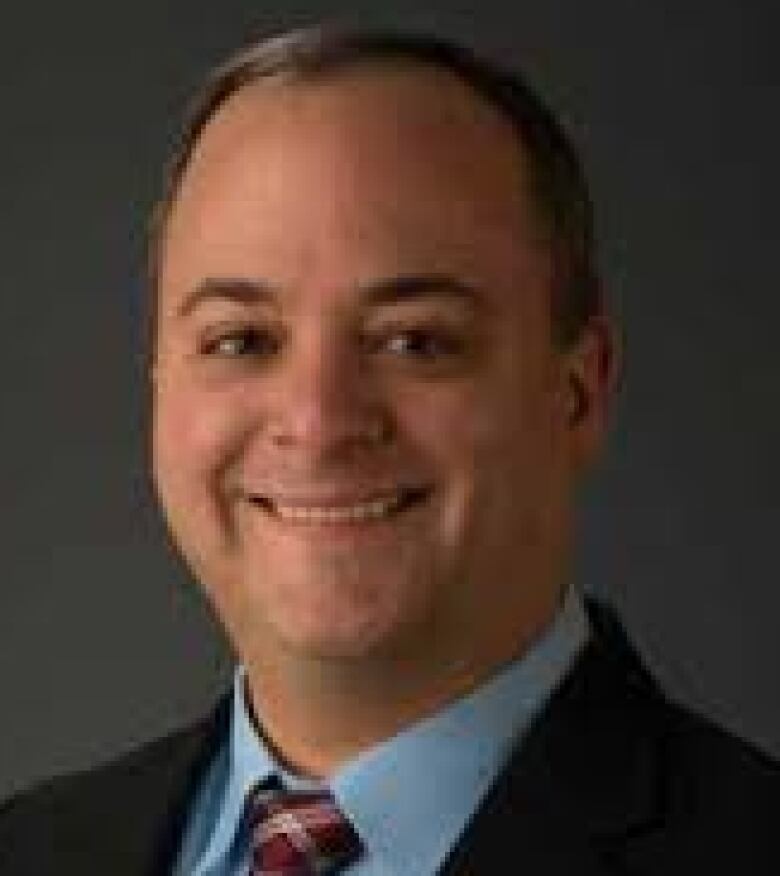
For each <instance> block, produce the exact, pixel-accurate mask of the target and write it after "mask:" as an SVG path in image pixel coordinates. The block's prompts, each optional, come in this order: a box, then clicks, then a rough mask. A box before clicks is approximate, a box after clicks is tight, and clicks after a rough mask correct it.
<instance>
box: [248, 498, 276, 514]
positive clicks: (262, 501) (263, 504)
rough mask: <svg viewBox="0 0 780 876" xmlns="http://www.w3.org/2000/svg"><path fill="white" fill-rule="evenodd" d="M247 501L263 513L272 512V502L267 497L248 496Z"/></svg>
mask: <svg viewBox="0 0 780 876" xmlns="http://www.w3.org/2000/svg"><path fill="white" fill-rule="evenodd" d="M249 501H250V502H251V503H252V504H253V505H257V507H258V508H262V509H263V510H264V511H273V502H271V500H270V499H269V498H268V497H267V496H249Z"/></svg>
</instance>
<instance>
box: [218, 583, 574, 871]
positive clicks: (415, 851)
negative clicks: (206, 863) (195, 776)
mask: <svg viewBox="0 0 780 876" xmlns="http://www.w3.org/2000/svg"><path fill="white" fill-rule="evenodd" d="M587 635H588V627H587V618H586V615H585V610H584V606H583V604H582V599H581V597H580V595H579V594H578V593H577V592H576V591H575V590H574V588H569V591H568V593H567V596H566V598H565V599H564V603H563V606H562V608H561V611H560V612H559V613H558V615H557V616H556V618H555V620H554V621H553V623H552V624H551V625H550V626H549V627H548V628H547V630H546V631H545V632H544V633H543V634H542V635H541V636H540V637H539V638H538V639H537V640H536V642H535V643H534V644H533V645H532V646H531V648H529V649H528V650H527V651H525V652H524V654H523V655H522V657H521V658H519V659H517V660H515V661H514V662H512V663H511V664H509V665H508V666H507V667H505V668H504V669H503V670H501V671H500V672H498V673H497V674H496V675H494V676H493V677H492V678H491V679H490V680H489V681H487V682H486V683H485V684H483V685H481V686H480V687H479V688H478V689H477V690H476V691H474V692H473V693H471V694H469V695H468V696H465V697H463V698H461V699H459V700H457V701H456V702H454V703H452V704H451V705H449V706H447V707H446V708H445V709H443V710H442V711H440V712H437V713H436V714H435V715H433V716H431V717H429V718H426V719H424V720H422V721H420V722H418V723H416V724H414V725H412V726H410V727H408V728H406V729H405V730H403V731H402V732H401V733H399V734H397V735H396V736H394V737H392V738H390V739H388V740H385V741H384V742H382V743H380V744H379V745H377V746H375V747H373V748H371V749H369V750H367V751H365V752H363V753H361V754H360V755H358V756H357V757H356V758H354V759H353V760H351V761H350V762H349V763H348V764H346V765H345V766H344V767H343V768H342V769H340V770H339V771H338V772H337V773H336V774H335V775H334V776H333V777H332V778H331V781H330V782H329V783H328V785H329V787H330V790H331V791H332V793H333V794H334V796H335V798H336V800H337V801H338V803H339V805H340V806H341V808H342V810H343V811H344V813H345V815H346V816H347V817H348V818H349V819H350V821H351V822H352V824H353V825H354V826H355V828H356V830H357V832H358V834H359V835H360V837H361V839H362V841H363V843H364V845H365V847H366V849H367V850H368V852H369V853H370V854H371V855H372V856H373V855H376V856H377V857H379V858H381V859H382V860H383V863H386V864H387V866H388V868H389V870H390V871H391V872H399V873H427V872H436V871H437V869H438V868H439V867H440V866H441V864H442V862H443V860H444V858H445V857H446V854H447V852H448V851H449V849H450V848H451V847H452V845H453V844H454V842H455V841H456V839H457V837H458V836H459V835H460V833H461V832H462V830H463V828H464V827H465V825H466V822H467V821H468V820H469V818H470V817H471V815H472V814H473V812H474V811H475V810H476V808H477V806H478V805H479V802H480V801H481V800H482V798H483V797H484V795H485V794H486V793H487V791H488V789H489V788H490V786H491V785H492V783H493V782H494V780H495V779H496V777H497V774H498V773H499V772H500V770H501V768H502V767H503V766H504V765H505V763H506V761H507V760H508V758H509V755H510V753H511V751H512V749H513V748H514V747H515V746H516V745H517V744H518V743H519V742H520V741H521V740H522V736H523V734H524V733H525V732H526V731H527V729H528V728H529V726H530V724H531V723H532V721H533V719H534V717H535V716H536V714H538V712H539V711H540V710H541V708H542V707H543V706H544V704H545V703H546V701H547V699H548V697H549V695H550V694H551V693H552V691H553V689H554V688H555V687H556V686H557V684H558V683H559V682H560V680H561V679H562V678H563V676H564V675H565V673H566V671H567V670H568V668H569V667H570V665H571V663H572V662H573V660H574V658H575V657H576V655H577V654H578V653H579V651H580V650H581V648H582V646H583V645H584V643H585V641H586V640H587ZM245 682H246V674H245V670H244V669H243V667H241V666H239V667H237V669H236V673H235V678H234V684H233V704H232V721H231V730H230V742H229V767H228V779H227V785H226V788H225V796H224V798H223V807H222V812H221V820H222V823H223V824H225V825H229V824H232V826H233V828H232V831H230V830H228V831H226V832H225V833H224V834H223V837H224V840H223V841H224V842H226V843H227V842H230V841H232V839H233V838H234V837H235V835H236V832H237V830H238V828H239V825H240V823H241V818H242V815H243V812H244V806H245V801H246V797H247V794H248V793H249V792H250V791H251V790H252V789H253V788H254V787H255V786H256V785H257V784H258V783H261V782H263V781H265V780H267V779H269V778H271V777H272V776H274V775H277V776H279V777H280V778H281V779H282V781H283V783H284V784H285V785H286V786H287V787H288V788H313V787H315V788H316V787H321V784H320V783H316V782H312V781H308V780H305V779H301V778H300V777H297V776H295V775H292V774H290V773H289V771H287V770H285V769H284V767H283V766H282V765H281V764H280V763H279V762H278V761H277V760H276V758H275V757H274V755H273V753H272V752H271V751H270V750H269V748H268V747H267V745H266V744H265V742H264V740H263V738H262V736H261V734H259V733H258V732H257V730H256V728H255V726H254V724H253V720H252V717H251V711H250V709H249V706H248V702H247V700H246V696H245ZM211 851H212V852H217V850H216V849H213V848H212V849H211Z"/></svg>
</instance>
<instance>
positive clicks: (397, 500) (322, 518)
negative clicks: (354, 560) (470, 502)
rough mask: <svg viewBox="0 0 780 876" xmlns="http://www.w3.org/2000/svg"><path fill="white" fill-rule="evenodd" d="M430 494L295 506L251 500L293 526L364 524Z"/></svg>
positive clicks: (402, 493) (425, 491) (421, 490)
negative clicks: (300, 524) (298, 524)
mask: <svg viewBox="0 0 780 876" xmlns="http://www.w3.org/2000/svg"><path fill="white" fill-rule="evenodd" d="M429 492H430V490H429V489H427V488H419V487H418V488H408V489H402V490H398V491H397V492H395V493H392V494H386V495H384V496H377V497H375V498H371V499H367V500H364V501H360V502H354V503H350V504H336V503H332V504H327V505H326V504H315V503H311V504H309V503H306V502H299V501H296V502H294V503H293V502H285V501H284V500H276V499H271V498H270V497H267V496H252V497H251V498H250V501H251V502H252V504H254V505H257V506H258V507H260V508H262V509H263V510H264V511H266V512H267V513H268V514H271V515H272V516H274V517H276V518H278V519H279V520H284V521H287V522H290V523H302V524H306V523H308V524H320V525H322V524H334V523H335V524H339V523H365V522H368V521H372V520H384V519H386V518H388V517H392V516H393V515H395V514H398V513H399V512H401V511H404V510H406V509H407V508H411V507H412V506H413V505H417V504H418V503H419V502H421V501H422V500H423V499H425V498H426V497H427V496H428V494H429Z"/></svg>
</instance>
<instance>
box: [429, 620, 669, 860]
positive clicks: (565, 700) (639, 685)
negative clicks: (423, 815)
mask: <svg viewBox="0 0 780 876" xmlns="http://www.w3.org/2000/svg"><path fill="white" fill-rule="evenodd" d="M588 609H589V615H590V619H591V626H592V628H593V638H592V641H591V642H590V644H589V645H588V646H587V647H586V649H585V651H584V652H583V654H582V655H581V656H580V658H579V659H578V661H577V663H576V664H575V666H574V667H573V669H572V671H571V672H570V674H569V675H568V677H567V678H566V679H565V681H564V682H563V684H562V685H561V687H560V688H559V689H558V691H557V692H556V693H555V694H554V695H553V697H552V699H551V700H550V702H549V703H548V705H547V707H546V709H545V710H544V712H543V713H542V714H541V715H540V716H539V718H538V720H537V722H536V724H535V726H534V727H533V729H532V730H531V732H530V734H529V735H528V736H527V737H526V738H525V739H524V740H523V742H522V744H521V745H520V746H519V749H518V750H517V751H516V753H515V755H514V756H513V757H512V759H511V760H510V763H509V765H508V767H507V768H506V770H505V771H504V773H503V774H502V776H501V778H500V779H499V781H498V782H497V783H496V786H495V787H494V788H493V790H492V792H491V793H490V794H489V795H488V798H487V799H486V801H485V803H484V804H483V805H482V806H481V807H480V809H479V811H478V812H477V814H476V815H475V817H474V819H473V821H472V823H471V825H470V826H469V827H468V828H467V830H466V832H465V833H464V836H463V837H462V839H461V841H460V843H459V844H458V846H457V847H456V848H455V850H454V851H453V853H452V855H451V856H450V858H449V859H448V861H447V862H446V864H445V866H444V868H443V869H442V876H472V874H479V873H486V872H487V873H492V872H502V873H503V872H508V870H507V867H508V866H514V865H515V864H516V865H517V868H518V871H520V870H522V871H523V872H529V873H544V874H545V876H553V874H561V876H563V874H566V876H570V874H572V873H576V874H578V876H579V874H583V876H584V874H593V876H595V874H609V873H615V872H616V867H617V866H618V863H617V862H619V861H620V860H621V859H622V858H623V857H624V855H625V854H626V853H627V851H628V847H629V846H630V845H632V844H633V843H635V842H636V841H638V840H639V841H641V839H642V838H645V837H647V836H648V835H649V834H651V833H652V832H654V831H656V830H658V829H659V828H660V827H662V825H663V806H662V800H661V795H660V793H659V789H660V788H661V787H662V777H663V758H662V746H661V741H662V735H663V730H664V726H663V724H664V720H663V719H664V715H665V714H666V709H665V706H664V703H663V700H662V699H661V698H660V695H659V694H658V692H657V690H656V688H655V686H654V684H653V682H652V681H651V679H650V677H649V675H648V674H647V672H646V671H645V670H644V668H643V667H642V665H641V663H640V661H639V659H638V658H637V657H636V655H635V654H634V652H633V651H632V649H631V647H630V645H629V644H628V641H627V639H626V638H625V636H624V634H623V633H622V630H621V629H620V627H619V625H618V624H617V623H616V621H615V620H614V618H613V617H612V616H611V615H610V614H609V613H608V612H605V611H604V609H603V608H600V607H599V606H597V605H594V604H589V605H588ZM617 872H621V871H620V870H619V869H618V870H617Z"/></svg>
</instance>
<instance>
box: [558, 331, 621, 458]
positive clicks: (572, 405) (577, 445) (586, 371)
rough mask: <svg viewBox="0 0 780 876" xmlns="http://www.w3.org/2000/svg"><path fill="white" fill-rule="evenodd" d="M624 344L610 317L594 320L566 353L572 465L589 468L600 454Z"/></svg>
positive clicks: (567, 412)
mask: <svg viewBox="0 0 780 876" xmlns="http://www.w3.org/2000/svg"><path fill="white" fill-rule="evenodd" d="M621 353H622V345H621V344H620V342H619V338H618V335H617V331H616V329H615V327H614V325H613V324H612V323H611V322H610V321H609V319H608V318H607V317H606V316H596V317H593V318H592V319H591V320H589V322H588V323H587V325H586V326H585V327H584V328H583V330H582V332H581V333H580V336H579V337H578V338H577V340H576V341H575V342H574V343H573V344H572V345H571V347H570V349H568V350H567V351H566V352H565V354H564V355H565V357H566V362H565V368H566V379H567V387H566V402H565V405H566V418H567V427H568V429H569V438H570V442H569V443H570V447H571V459H572V466H573V467H574V468H575V469H584V468H587V467H588V466H589V465H590V464H591V463H592V462H593V460H594V459H595V458H596V456H597V455H598V452H599V450H600V449H601V446H602V444H603V441H604V436H605V433H606V429H607V423H608V414H609V411H610V408H611V401H612V399H613V397H614V395H615V392H616V390H617V388H618V384H619V380H620V374H621V363H622V355H621Z"/></svg>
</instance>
